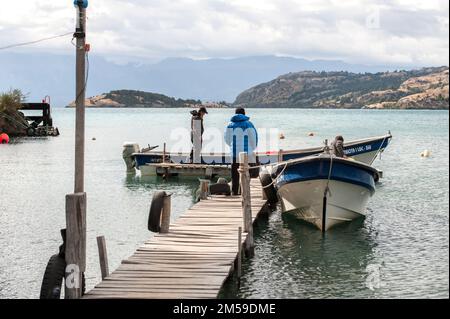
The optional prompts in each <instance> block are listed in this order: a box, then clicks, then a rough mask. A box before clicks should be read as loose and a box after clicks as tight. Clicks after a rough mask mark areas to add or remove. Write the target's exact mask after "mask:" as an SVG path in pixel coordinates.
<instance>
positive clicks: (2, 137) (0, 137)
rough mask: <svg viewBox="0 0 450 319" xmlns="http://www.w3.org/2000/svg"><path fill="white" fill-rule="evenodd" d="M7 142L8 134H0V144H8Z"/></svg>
mask: <svg viewBox="0 0 450 319" xmlns="http://www.w3.org/2000/svg"><path fill="white" fill-rule="evenodd" d="M8 143H9V136H8V134H6V133H2V134H0V144H8Z"/></svg>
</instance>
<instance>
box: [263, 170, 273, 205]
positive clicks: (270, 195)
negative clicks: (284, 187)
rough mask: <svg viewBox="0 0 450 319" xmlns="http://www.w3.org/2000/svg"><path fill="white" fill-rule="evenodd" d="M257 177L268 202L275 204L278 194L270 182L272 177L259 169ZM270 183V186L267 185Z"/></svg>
mask: <svg viewBox="0 0 450 319" xmlns="http://www.w3.org/2000/svg"><path fill="white" fill-rule="evenodd" d="M259 179H260V181H261V184H262V186H263V191H264V193H265V194H266V197H267V200H268V202H269V203H270V204H276V203H277V202H278V195H277V191H276V189H275V186H273V183H272V177H270V174H269V173H268V172H267V171H263V170H262V171H261V172H260V173H259ZM269 185H270V186H269Z"/></svg>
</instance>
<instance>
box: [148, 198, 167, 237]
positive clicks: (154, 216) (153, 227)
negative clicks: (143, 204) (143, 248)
mask: <svg viewBox="0 0 450 319" xmlns="http://www.w3.org/2000/svg"><path fill="white" fill-rule="evenodd" d="M166 196H167V194H166V192H165V191H157V192H156V193H154V194H153V198H152V204H151V205H150V213H149V215H148V230H149V231H151V232H154V233H159V231H160V230H161V212H162V209H163V205H164V197H166Z"/></svg>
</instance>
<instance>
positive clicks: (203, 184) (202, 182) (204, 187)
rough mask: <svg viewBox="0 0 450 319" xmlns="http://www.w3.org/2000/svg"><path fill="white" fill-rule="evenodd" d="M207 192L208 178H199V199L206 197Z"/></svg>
mask: <svg viewBox="0 0 450 319" xmlns="http://www.w3.org/2000/svg"><path fill="white" fill-rule="evenodd" d="M208 194H209V180H208V179H201V180H200V199H201V200H206V199H208Z"/></svg>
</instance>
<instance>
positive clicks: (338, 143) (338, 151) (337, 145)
mask: <svg viewBox="0 0 450 319" xmlns="http://www.w3.org/2000/svg"><path fill="white" fill-rule="evenodd" d="M331 153H332V154H334V155H335V156H336V157H342V158H346V157H347V156H345V153H344V138H343V137H342V136H341V135H338V136H336V137H335V139H334V141H333V143H331Z"/></svg>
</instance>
